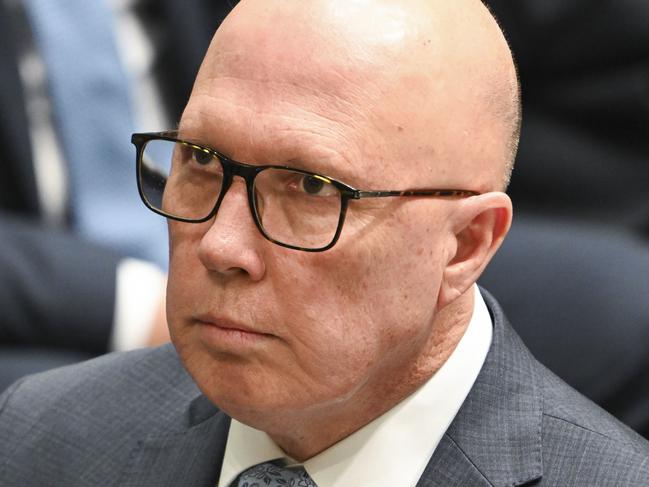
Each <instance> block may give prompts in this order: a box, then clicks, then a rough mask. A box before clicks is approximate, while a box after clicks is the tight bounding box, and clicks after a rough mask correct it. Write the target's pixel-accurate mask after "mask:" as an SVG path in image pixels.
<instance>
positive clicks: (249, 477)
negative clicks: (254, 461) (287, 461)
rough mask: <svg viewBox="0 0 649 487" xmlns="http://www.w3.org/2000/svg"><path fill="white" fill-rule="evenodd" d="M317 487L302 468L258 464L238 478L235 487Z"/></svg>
mask: <svg viewBox="0 0 649 487" xmlns="http://www.w3.org/2000/svg"><path fill="white" fill-rule="evenodd" d="M287 486H288V487H317V485H316V484H315V482H314V481H313V480H312V479H311V477H309V474H308V473H306V470H304V468H302V467H280V466H278V465H276V464H274V463H260V464H259V465H255V466H254V467H250V468H249V469H248V470H246V471H245V472H243V473H242V474H241V475H240V476H239V483H238V484H237V487H287Z"/></svg>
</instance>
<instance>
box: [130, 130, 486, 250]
mask: <svg viewBox="0 0 649 487" xmlns="http://www.w3.org/2000/svg"><path fill="white" fill-rule="evenodd" d="M176 136H177V132H175V131H173V132H158V133H145V134H133V136H132V138H131V142H132V143H133V144H134V145H135V147H136V149H137V181H138V190H139V192H140V197H141V198H142V201H144V204H145V205H146V206H147V207H148V208H149V209H151V210H152V211H154V212H156V213H158V214H160V215H162V216H164V217H167V218H171V219H173V220H178V221H181V222H187V223H202V222H206V221H208V220H210V219H212V218H213V217H214V216H215V215H216V213H217V212H218V210H219V206H220V205H221V202H222V201H223V198H224V197H225V194H226V193H227V191H228V189H229V188H230V186H231V184H232V181H233V178H234V176H239V177H241V178H243V179H244V180H245V182H246V188H247V194H248V203H249V206H250V211H251V213H252V217H253V220H254V222H255V224H256V225H257V228H258V229H259V231H260V232H261V234H262V235H263V236H264V237H265V238H266V239H268V240H270V241H271V242H273V243H275V244H277V245H281V246H282V247H287V248H290V249H295V250H303V251H307V252H321V251H324V250H328V249H330V248H331V247H333V246H334V245H335V243H336V242H337V241H338V238H339V237H340V233H341V231H342V227H343V223H344V222H345V215H346V213H347V207H348V204H349V201H350V200H359V199H362V198H384V197H395V196H417V197H422V196H423V197H441V198H463V197H469V196H475V195H478V194H479V193H477V192H475V191H467V190H463V189H414V190H407V191H363V190H359V189H356V188H353V187H351V186H349V185H347V184H345V183H342V182H340V181H338V180H336V179H333V178H330V177H328V176H323V175H321V174H316V173H313V172H309V171H303V170H301V169H295V168H291V167H286V166H255V165H251V164H244V163H241V162H236V161H233V160H232V159H229V158H228V157H226V156H224V155H223V154H221V153H219V152H217V151H215V150H213V149H210V148H208V147H203V146H200V145H196V144H194V143H192V142H187V141H185V140H180V139H178V138H176Z"/></svg>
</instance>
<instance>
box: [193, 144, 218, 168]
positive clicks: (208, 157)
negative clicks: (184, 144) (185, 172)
mask: <svg viewBox="0 0 649 487" xmlns="http://www.w3.org/2000/svg"><path fill="white" fill-rule="evenodd" d="M192 158H193V159H194V161H196V163H197V164H200V165H201V166H206V165H208V164H209V163H210V162H212V161H213V160H214V156H213V155H212V154H210V153H209V152H207V151H205V150H202V149H196V148H194V149H192Z"/></svg>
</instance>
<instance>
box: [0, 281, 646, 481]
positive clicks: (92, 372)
mask: <svg viewBox="0 0 649 487" xmlns="http://www.w3.org/2000/svg"><path fill="white" fill-rule="evenodd" d="M485 294H486V293H485ZM486 301H487V305H488V307H489V309H490V311H491V315H492V318H493V320H494V336H493V343H492V346H491V350H490V351H489V354H488V356H487V360H486V362H485V364H484V367H483V369H482V371H481V372H480V375H479V377H478V379H477V381H476V383H475V385H474V387H473V389H472V390H471V392H470V394H469V396H468V397H467V399H466V401H465V403H464V405H463V406H462V408H461V409H460V412H459V413H458V415H457V417H456V418H455V420H454V421H453V423H452V425H451V426H450V428H449V430H448V431H447V432H446V434H445V435H444V437H443V439H442V441H441V443H440V444H439V447H438V448H437V450H436V451H435V454H434V455H433V457H432V458H431V460H430V462H429V464H428V466H427V468H426V470H425V472H424V474H423V475H422V477H421V479H420V481H419V484H418V485H419V486H422V487H423V486H426V487H432V486H439V487H442V486H443V487H451V486H503V487H504V486H517V485H538V486H562V487H564V486H644V485H649V444H648V443H647V442H646V441H645V440H644V439H642V438H641V437H640V436H638V435H637V434H635V433H634V432H633V431H631V430H630V429H628V428H627V427H625V426H624V425H622V424H621V423H619V422H618V421H617V420H615V419H614V418H613V417H612V416H610V415H608V414H607V413H605V412H604V411H602V410H601V409H599V408H598V407H597V406H595V405H593V404H592V403H591V402H589V401H588V400H587V399H585V398H583V397H582V396H580V395H579V394H578V393H576V392H575V391H573V390H572V389H570V388H569V387H568V386H567V385H565V384H564V383H563V382H561V380H559V379H558V378H557V377H555V376H554V375H553V374H552V373H551V372H549V371H548V370H547V369H545V368H544V367H543V366H541V365H540V364H539V363H538V362H537V361H536V360H535V359H534V358H533V357H532V356H531V354H530V353H529V351H528V350H527V349H526V348H525V346H524V345H523V344H522V342H521V341H520V339H519V338H518V336H517V335H516V334H515V333H514V331H513V330H512V329H511V327H510V325H509V324H508V323H507V320H506V318H505V316H504V315H503V312H502V310H501V309H500V307H499V305H498V304H497V303H496V301H495V300H494V299H493V298H492V297H490V296H489V295H486ZM578 359H579V357H576V360H578ZM431 414H434V413H433V412H431ZM229 423H230V420H229V418H228V417H227V416H226V415H225V414H224V413H222V412H220V411H219V410H218V409H217V408H216V407H214V406H213V405H212V404H210V402H209V401H208V400H207V399H206V398H205V397H204V396H203V395H202V394H201V393H200V391H199V390H198V389H197V387H196V385H195V384H194V383H193V382H192V380H191V378H190V377H189V376H188V375H187V373H186V372H185V371H184V369H183V367H182V365H181V364H180V362H179V360H178V357H177V355H176V353H175V352H174V349H173V348H172V347H171V346H165V347H162V348H159V349H156V350H152V351H151V350H146V351H138V352H133V353H127V354H113V355H109V356H106V357H102V358H99V359H96V360H93V361H91V362H86V363H84V364H81V365H77V366H72V367H67V368H63V369H58V370H55V371H51V372H48V373H45V374H41V375H37V376H33V377H30V378H27V379H25V380H23V381H21V382H19V383H17V384H15V385H14V386H12V387H11V388H10V389H9V390H8V391H6V393H5V394H4V395H3V396H2V397H1V398H0V484H1V485H2V486H24V485H29V486H50V485H65V486H98V485H100V486H113V485H114V486H118V485H119V486H156V487H158V486H181V485H187V486H210V487H214V486H215V485H216V483H217V481H218V475H219V472H220V469H221V462H222V460H223V454H224V448H225V441H226V438H227V433H228V428H229ZM395 468H398V465H395ZM323 487H325V486H323Z"/></svg>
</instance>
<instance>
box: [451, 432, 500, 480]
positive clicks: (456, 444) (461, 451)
mask: <svg viewBox="0 0 649 487" xmlns="http://www.w3.org/2000/svg"><path fill="white" fill-rule="evenodd" d="M446 437H447V438H448V439H449V440H451V443H453V445H455V448H457V449H458V450H460V453H462V455H464V458H466V459H467V460H468V462H469V463H470V464H471V465H472V466H473V468H475V469H476V471H477V472H478V473H479V474H480V475H481V476H482V478H483V479H484V480H485V482H487V483H488V484H489V485H491V486H493V485H494V484H492V483H491V481H490V480H489V479H488V478H487V477H486V476H485V474H484V473H483V472H482V470H480V468H479V467H478V466H477V465H476V464H475V463H474V462H473V460H471V458H470V457H469V455H467V454H466V452H465V451H464V450H463V449H462V447H461V446H460V445H459V444H458V443H457V442H456V441H455V440H454V439H453V437H452V436H451V435H450V434H448V433H446Z"/></svg>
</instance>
